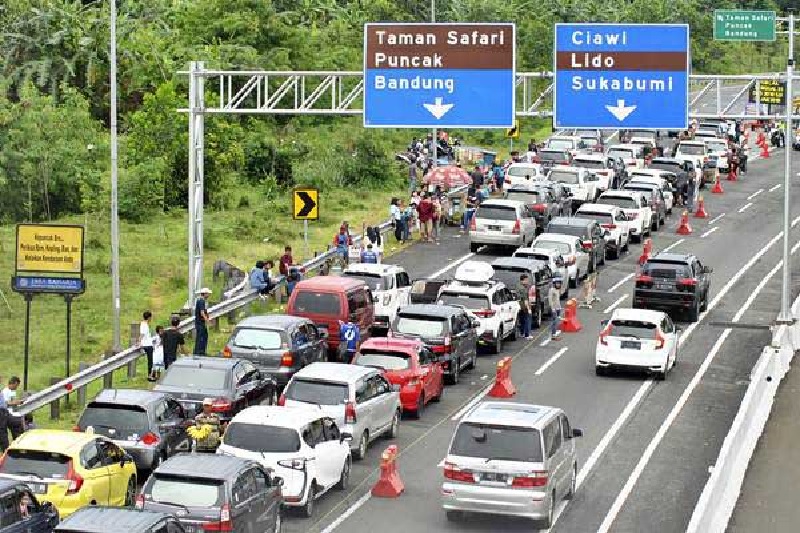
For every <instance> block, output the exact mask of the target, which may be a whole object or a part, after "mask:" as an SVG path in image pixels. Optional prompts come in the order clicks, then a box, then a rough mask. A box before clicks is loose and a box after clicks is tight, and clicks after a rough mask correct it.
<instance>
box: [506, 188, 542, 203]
mask: <svg viewBox="0 0 800 533" xmlns="http://www.w3.org/2000/svg"><path fill="white" fill-rule="evenodd" d="M541 195H542V193H541V192H539V191H519V190H517V191H514V190H512V191H508V192H507V193H506V200H516V201H518V202H525V203H526V204H535V203H538V202H539V201H540V199H541Z"/></svg>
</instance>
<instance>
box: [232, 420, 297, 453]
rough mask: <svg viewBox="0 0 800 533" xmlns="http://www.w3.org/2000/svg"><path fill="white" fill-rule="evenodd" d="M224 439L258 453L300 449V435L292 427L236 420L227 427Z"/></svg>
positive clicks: (293, 451) (241, 448) (290, 451)
mask: <svg viewBox="0 0 800 533" xmlns="http://www.w3.org/2000/svg"><path fill="white" fill-rule="evenodd" d="M222 441H223V442H224V443H225V444H227V445H228V446H233V447H234V448H239V449H240V450H247V451H250V452H256V453H295V452H299V451H300V436H299V435H298V434H297V431H296V430H294V429H291V428H283V427H279V426H266V425H263V424H245V423H243V422H237V421H236V420H234V421H233V422H231V423H230V424H228V427H227V428H226V429H225V436H224V437H223V439H222Z"/></svg>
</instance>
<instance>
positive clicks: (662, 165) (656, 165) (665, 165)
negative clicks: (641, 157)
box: [650, 163, 683, 172]
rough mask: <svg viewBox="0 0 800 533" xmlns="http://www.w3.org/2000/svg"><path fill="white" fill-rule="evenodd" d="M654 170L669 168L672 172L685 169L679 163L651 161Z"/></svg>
mask: <svg viewBox="0 0 800 533" xmlns="http://www.w3.org/2000/svg"><path fill="white" fill-rule="evenodd" d="M650 168H652V169H653V170H669V171H670V172H680V171H681V170H683V169H682V168H681V165H680V164H679V163H650Z"/></svg>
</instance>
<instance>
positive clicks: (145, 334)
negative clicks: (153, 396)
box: [139, 311, 154, 381]
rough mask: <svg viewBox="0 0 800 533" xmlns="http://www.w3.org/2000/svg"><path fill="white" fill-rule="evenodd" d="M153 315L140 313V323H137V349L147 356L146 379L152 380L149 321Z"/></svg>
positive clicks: (151, 337)
mask: <svg viewBox="0 0 800 533" xmlns="http://www.w3.org/2000/svg"><path fill="white" fill-rule="evenodd" d="M152 319H153V313H151V312H150V311H145V312H144V313H142V321H141V322H140V323H139V347H140V348H141V349H142V351H143V352H144V353H145V355H146V356H147V379H148V380H150V381H154V380H153V336H152V335H151V334H150V320H152Z"/></svg>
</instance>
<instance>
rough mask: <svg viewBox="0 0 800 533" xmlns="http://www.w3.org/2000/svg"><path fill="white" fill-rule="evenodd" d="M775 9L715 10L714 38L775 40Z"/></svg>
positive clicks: (726, 39)
mask: <svg viewBox="0 0 800 533" xmlns="http://www.w3.org/2000/svg"><path fill="white" fill-rule="evenodd" d="M776 21H777V19H776V17H775V12H774V11H745V10H741V9H716V10H714V40H717V41H774V40H775V23H776Z"/></svg>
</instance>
